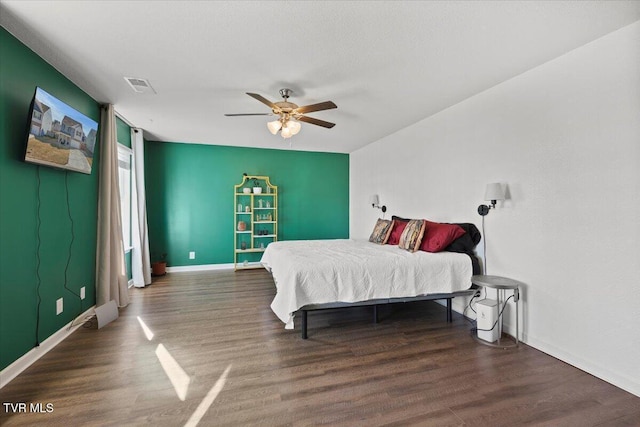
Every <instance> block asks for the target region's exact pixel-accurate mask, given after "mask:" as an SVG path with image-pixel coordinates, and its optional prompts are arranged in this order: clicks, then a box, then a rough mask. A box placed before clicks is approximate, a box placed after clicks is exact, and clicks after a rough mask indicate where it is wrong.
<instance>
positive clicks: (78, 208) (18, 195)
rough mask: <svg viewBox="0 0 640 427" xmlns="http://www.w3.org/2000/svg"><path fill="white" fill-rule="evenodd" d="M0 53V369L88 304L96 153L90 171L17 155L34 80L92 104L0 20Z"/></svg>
mask: <svg viewBox="0 0 640 427" xmlns="http://www.w3.org/2000/svg"><path fill="white" fill-rule="evenodd" d="M0 58H2V59H1V60H0V199H1V202H0V235H1V236H2V238H1V239H0V254H1V257H0V369H4V368H5V367H7V366H8V365H10V364H11V363H12V362H14V361H15V360H17V359H18V358H19V357H21V356H22V355H24V354H26V353H27V352H28V351H29V350H31V349H32V348H33V347H34V346H35V345H36V342H37V341H39V342H42V341H44V340H45V339H46V338H47V337H49V336H50V335H51V334H53V333H54V332H56V331H58V330H59V329H60V328H62V327H63V326H64V325H65V324H67V323H69V322H70V321H71V320H73V319H74V318H75V317H76V316H77V315H78V314H80V313H82V312H84V311H85V310H87V309H88V308H89V307H91V306H92V305H94V304H95V258H96V222H97V198H98V162H99V159H98V157H99V156H98V153H97V152H96V157H95V158H94V163H93V172H92V174H91V175H86V174H81V173H77V172H65V171H63V170H58V169H53V168H48V167H43V166H40V167H38V166H36V165H32V164H28V163H25V162H24V161H23V158H24V146H25V142H26V137H27V130H28V128H27V123H28V120H29V107H30V103H31V99H32V98H33V95H34V92H35V88H36V86H40V87H41V88H43V89H44V90H46V91H47V92H49V93H50V94H52V95H53V96H55V97H57V98H59V99H60V100H62V101H63V102H65V103H67V104H69V105H70V106H72V107H73V108H75V109H76V110H78V111H80V112H82V113H84V114H86V115H87V116H89V117H91V118H92V119H94V120H96V121H99V117H100V110H99V108H100V107H99V104H98V103H97V102H96V101H95V100H93V99H91V97H89V96H88V95H87V94H86V93H84V92H83V91H82V90H80V89H79V88H78V87H77V86H75V85H74V84H73V83H72V82H71V81H69V80H68V79H67V78H66V77H64V76H63V75H62V74H60V73H59V72H58V71H56V70H55V69H54V68H53V67H51V66H50V65H49V64H47V63H46V62H45V61H44V60H43V59H42V58H40V57H39V56H38V55H36V54H35V53H34V52H33V51H31V50H30V49H29V48H27V47H26V46H25V45H24V44H22V43H21V42H20V41H18V40H17V39H16V38H15V37H13V36H12V35H11V34H9V33H8V32H7V31H6V30H5V29H4V28H0ZM98 146H99V142H98ZM38 171H39V180H38ZM67 185H68V189H69V193H68V194H69V206H70V211H71V217H72V219H73V235H75V237H74V238H73V243H72V226H71V220H70V219H69V215H68V211H67V203H66V188H67ZM38 195H39V197H38ZM38 206H39V210H40V216H39V219H38ZM70 248H71V249H70ZM69 252H71V259H70V262H69V263H68V266H67V259H68V255H69ZM38 264H39V267H38ZM65 271H66V275H65ZM65 281H66V285H67V288H69V289H70V290H67V289H65V286H64V285H65ZM38 283H39V285H38ZM82 286H86V299H85V300H83V301H80V299H79V298H78V297H77V296H76V295H74V294H77V295H79V293H80V288H81V287H82ZM38 291H39V294H40V297H39V298H40V307H39V313H40V316H39V320H38V315H37V313H38ZM61 297H62V298H64V311H63V313H62V314H60V315H56V300H57V299H58V298H61ZM38 323H39V326H38V333H37V334H36V325H37V324H38Z"/></svg>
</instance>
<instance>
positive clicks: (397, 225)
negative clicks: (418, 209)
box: [387, 218, 409, 245]
mask: <svg viewBox="0 0 640 427" xmlns="http://www.w3.org/2000/svg"><path fill="white" fill-rule="evenodd" d="M408 223H409V220H406V221H405V220H401V219H397V218H394V220H393V228H392V229H391V234H390V235H389V238H388V239H387V245H397V244H398V243H400V236H402V232H403V231H404V228H405V227H406V226H407V224H408Z"/></svg>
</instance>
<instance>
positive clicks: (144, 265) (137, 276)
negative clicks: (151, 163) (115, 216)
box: [131, 128, 151, 287]
mask: <svg viewBox="0 0 640 427" xmlns="http://www.w3.org/2000/svg"><path fill="white" fill-rule="evenodd" d="M131 149H132V150H133V174H132V175H131V178H132V180H133V182H132V186H131V187H132V189H131V199H132V200H131V223H132V227H131V228H132V236H131V237H132V242H131V243H132V246H133V251H132V252H131V269H132V272H131V276H132V277H133V285H134V286H136V287H145V286H146V285H149V284H150V283H151V261H150V257H149V229H148V227H147V197H146V192H145V185H144V138H143V136H142V129H136V128H132V129H131Z"/></svg>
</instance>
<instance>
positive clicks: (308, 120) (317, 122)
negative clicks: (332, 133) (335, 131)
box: [296, 116, 336, 129]
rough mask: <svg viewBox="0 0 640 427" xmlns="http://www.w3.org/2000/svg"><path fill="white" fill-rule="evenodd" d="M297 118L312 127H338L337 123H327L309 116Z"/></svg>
mask: <svg viewBox="0 0 640 427" xmlns="http://www.w3.org/2000/svg"><path fill="white" fill-rule="evenodd" d="M296 118H297V119H298V120H300V121H301V122H305V123H311V124H312V125H317V126H322V127H324V128H329V129H331V128H332V127H334V126H335V125H336V124H335V123H330V122H325V121H324V120H318V119H314V118H313V117H308V116H297V117H296Z"/></svg>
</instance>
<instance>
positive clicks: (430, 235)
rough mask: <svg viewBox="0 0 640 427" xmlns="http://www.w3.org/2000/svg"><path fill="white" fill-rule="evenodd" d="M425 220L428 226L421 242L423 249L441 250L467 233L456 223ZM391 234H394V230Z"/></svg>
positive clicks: (430, 250) (421, 248) (427, 250)
mask: <svg viewBox="0 0 640 427" xmlns="http://www.w3.org/2000/svg"><path fill="white" fill-rule="evenodd" d="M425 222H426V224H427V227H426V228H425V230H424V237H423V238H422V243H421V244H420V250H421V251H426V252H440V251H442V250H444V248H446V247H447V246H449V245H450V244H451V243H452V242H453V241H454V240H456V239H457V238H458V237H460V236H462V235H463V234H464V233H465V231H464V229H463V228H462V227H460V226H459V225H456V224H442V223H439V222H431V221H425ZM391 235H393V231H392V232H391ZM389 240H391V239H389Z"/></svg>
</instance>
